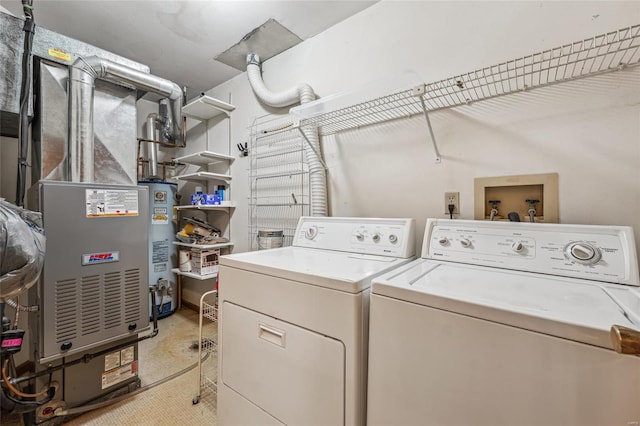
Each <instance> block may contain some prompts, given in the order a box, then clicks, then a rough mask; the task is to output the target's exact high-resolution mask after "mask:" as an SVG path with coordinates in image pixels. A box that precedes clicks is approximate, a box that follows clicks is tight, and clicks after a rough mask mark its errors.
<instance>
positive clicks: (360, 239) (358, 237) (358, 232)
mask: <svg viewBox="0 0 640 426" xmlns="http://www.w3.org/2000/svg"><path fill="white" fill-rule="evenodd" d="M356 240H358V241H364V234H363V233H362V232H360V231H356Z"/></svg>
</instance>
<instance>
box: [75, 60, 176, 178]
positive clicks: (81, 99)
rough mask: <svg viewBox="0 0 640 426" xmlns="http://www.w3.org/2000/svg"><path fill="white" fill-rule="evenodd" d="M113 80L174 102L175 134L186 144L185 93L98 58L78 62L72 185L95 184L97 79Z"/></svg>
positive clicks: (166, 83)
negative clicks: (183, 110)
mask: <svg viewBox="0 0 640 426" xmlns="http://www.w3.org/2000/svg"><path fill="white" fill-rule="evenodd" d="M106 78H108V79H110V80H115V81H118V82H121V83H125V84H128V85H131V86H133V87H135V88H136V89H141V90H146V91H148V92H152V93H157V94H159V95H161V96H164V97H167V98H169V100H170V102H171V106H170V107H171V120H172V127H171V129H172V134H171V138H172V139H173V140H174V141H175V143H178V142H182V139H183V131H182V130H183V129H182V103H183V97H184V95H183V92H182V89H180V86H178V85H177V84H175V83H173V82H171V81H169V80H165V79H163V78H160V77H156V76H154V75H151V74H146V73H143V72H140V71H137V70H134V69H132V68H129V67H126V66H124V65H120V64H117V63H115V62H111V61H109V60H106V59H103V58H100V57H98V56H91V57H88V58H78V59H76V61H75V62H74V63H73V65H72V66H71V71H70V78H69V146H68V152H67V154H68V156H67V158H69V162H70V164H69V168H70V170H69V177H70V178H71V182H93V174H94V158H93V156H94V141H93V139H94V135H93V96H94V89H95V80H96V79H106Z"/></svg>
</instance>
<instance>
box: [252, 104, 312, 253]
mask: <svg viewBox="0 0 640 426" xmlns="http://www.w3.org/2000/svg"><path fill="white" fill-rule="evenodd" d="M299 130H300V129H299V128H298V127H296V126H295V125H294V121H293V119H292V118H291V117H290V116H287V117H277V118H274V117H272V116H265V117H261V118H258V119H256V120H255V122H254V123H253V125H252V126H251V129H250V145H249V163H250V170H249V179H250V195H249V247H250V249H251V250H256V249H257V248H258V231H262V230H282V231H283V233H284V238H283V245H285V246H287V245H291V243H292V241H293V234H294V232H295V229H296V226H297V223H298V219H299V218H300V216H304V215H308V214H309V212H310V198H309V169H308V167H307V164H306V161H305V154H304V150H305V143H306V141H305V140H304V137H303V135H302V132H300V131H299Z"/></svg>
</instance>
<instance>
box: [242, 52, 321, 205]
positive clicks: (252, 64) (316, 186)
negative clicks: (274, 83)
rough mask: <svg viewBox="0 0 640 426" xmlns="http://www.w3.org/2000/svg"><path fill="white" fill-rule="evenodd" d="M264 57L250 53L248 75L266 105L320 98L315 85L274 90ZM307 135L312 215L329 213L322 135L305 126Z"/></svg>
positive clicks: (303, 101) (275, 105) (256, 92)
mask: <svg viewBox="0 0 640 426" xmlns="http://www.w3.org/2000/svg"><path fill="white" fill-rule="evenodd" d="M260 70H261V66H260V57H259V56H258V55H256V54H255V53H250V54H248V55H247V76H248V77H249V83H250V84H251V88H252V89H253V92H254V93H255V94H256V96H257V97H258V98H259V99H260V100H261V101H262V102H263V103H265V104H267V105H269V106H272V107H285V106H288V105H292V104H294V103H296V102H298V101H299V102H300V103H301V104H305V103H307V102H311V101H313V100H315V99H316V95H315V93H314V92H313V89H312V88H311V86H309V85H308V84H305V83H301V84H299V85H298V86H296V87H292V88H291V89H288V90H284V91H282V92H272V91H270V90H269V89H268V88H267V87H266V86H265V84H264V81H263V80H262V75H261V73H260ZM302 132H303V133H304V136H305V138H306V139H307V141H308V142H309V145H310V146H311V148H310V149H305V156H306V159H307V164H308V165H309V183H310V185H311V215H312V216H327V213H328V208H327V174H326V171H325V168H324V166H323V165H322V161H321V159H320V156H319V154H320V137H319V136H318V130H317V129H315V128H305V129H302Z"/></svg>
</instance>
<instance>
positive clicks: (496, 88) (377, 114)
mask: <svg viewBox="0 0 640 426" xmlns="http://www.w3.org/2000/svg"><path fill="white" fill-rule="evenodd" d="M639 64H640V24H639V25H634V26H631V27H627V28H623V29H620V30H617V31H612V32H609V33H606V34H600V35H597V36H595V37H591V38H587V39H584V40H580V41H576V42H574V43H570V44H566V45H563V46H559V47H556V48H552V49H548V50H544V51H542V52H538V53H534V54H531V55H527V56H523V57H521V58H517V59H513V60H510V61H507V62H503V63H499V64H497V65H493V66H489V67H485V68H481V69H478V70H475V71H471V72H467V73H465V74H461V75H457V76H454V77H450V78H446V79H443V80H440V81H436V82H433V83H428V84H420V85H417V86H415V87H411V88H408V89H406V90H401V91H399V92H396V93H392V94H390V95H386V96H382V97H378V98H376V99H372V100H367V101H365V102H361V103H358V104H355V105H350V106H347V107H344V108H339V109H335V110H332V111H329V112H326V113H322V114H318V115H312V114H309V115H310V116H308V117H306V116H305V114H306V113H305V107H304V106H302V107H297V108H296V109H295V110H297V111H294V113H295V114H296V115H298V116H299V117H301V118H300V121H299V124H298V125H299V126H300V127H316V128H317V129H318V132H319V134H320V135H321V136H327V135H332V134H334V133H337V132H340V131H345V130H349V129H354V128H358V127H362V126H368V125H372V124H379V123H383V122H386V121H390V120H395V119H399V118H408V117H411V116H414V115H417V114H424V115H425V118H426V119H427V124H428V125H429V131H430V132H431V136H432V142H433V144H434V150H435V152H436V161H439V157H440V155H439V152H438V149H437V145H436V143H435V139H434V138H433V133H432V131H431V125H430V123H429V118H428V113H429V112H432V111H437V110H440V109H444V108H452V107H456V106H460V105H466V104H470V103H472V102H477V101H481V100H485V99H491V98H495V97H498V96H503V95H507V94H511V93H516V92H522V91H528V90H532V89H536V88H539V87H545V86H549V85H552V84H558V83H562V82H567V81H572V80H577V79H581V78H585V77H590V76H595V75H599V74H603V73H608V72H614V71H619V70H622V69H625V68H627V67H633V66H637V65H639ZM321 101H322V100H319V101H317V102H321ZM307 106H311V104H307Z"/></svg>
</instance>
